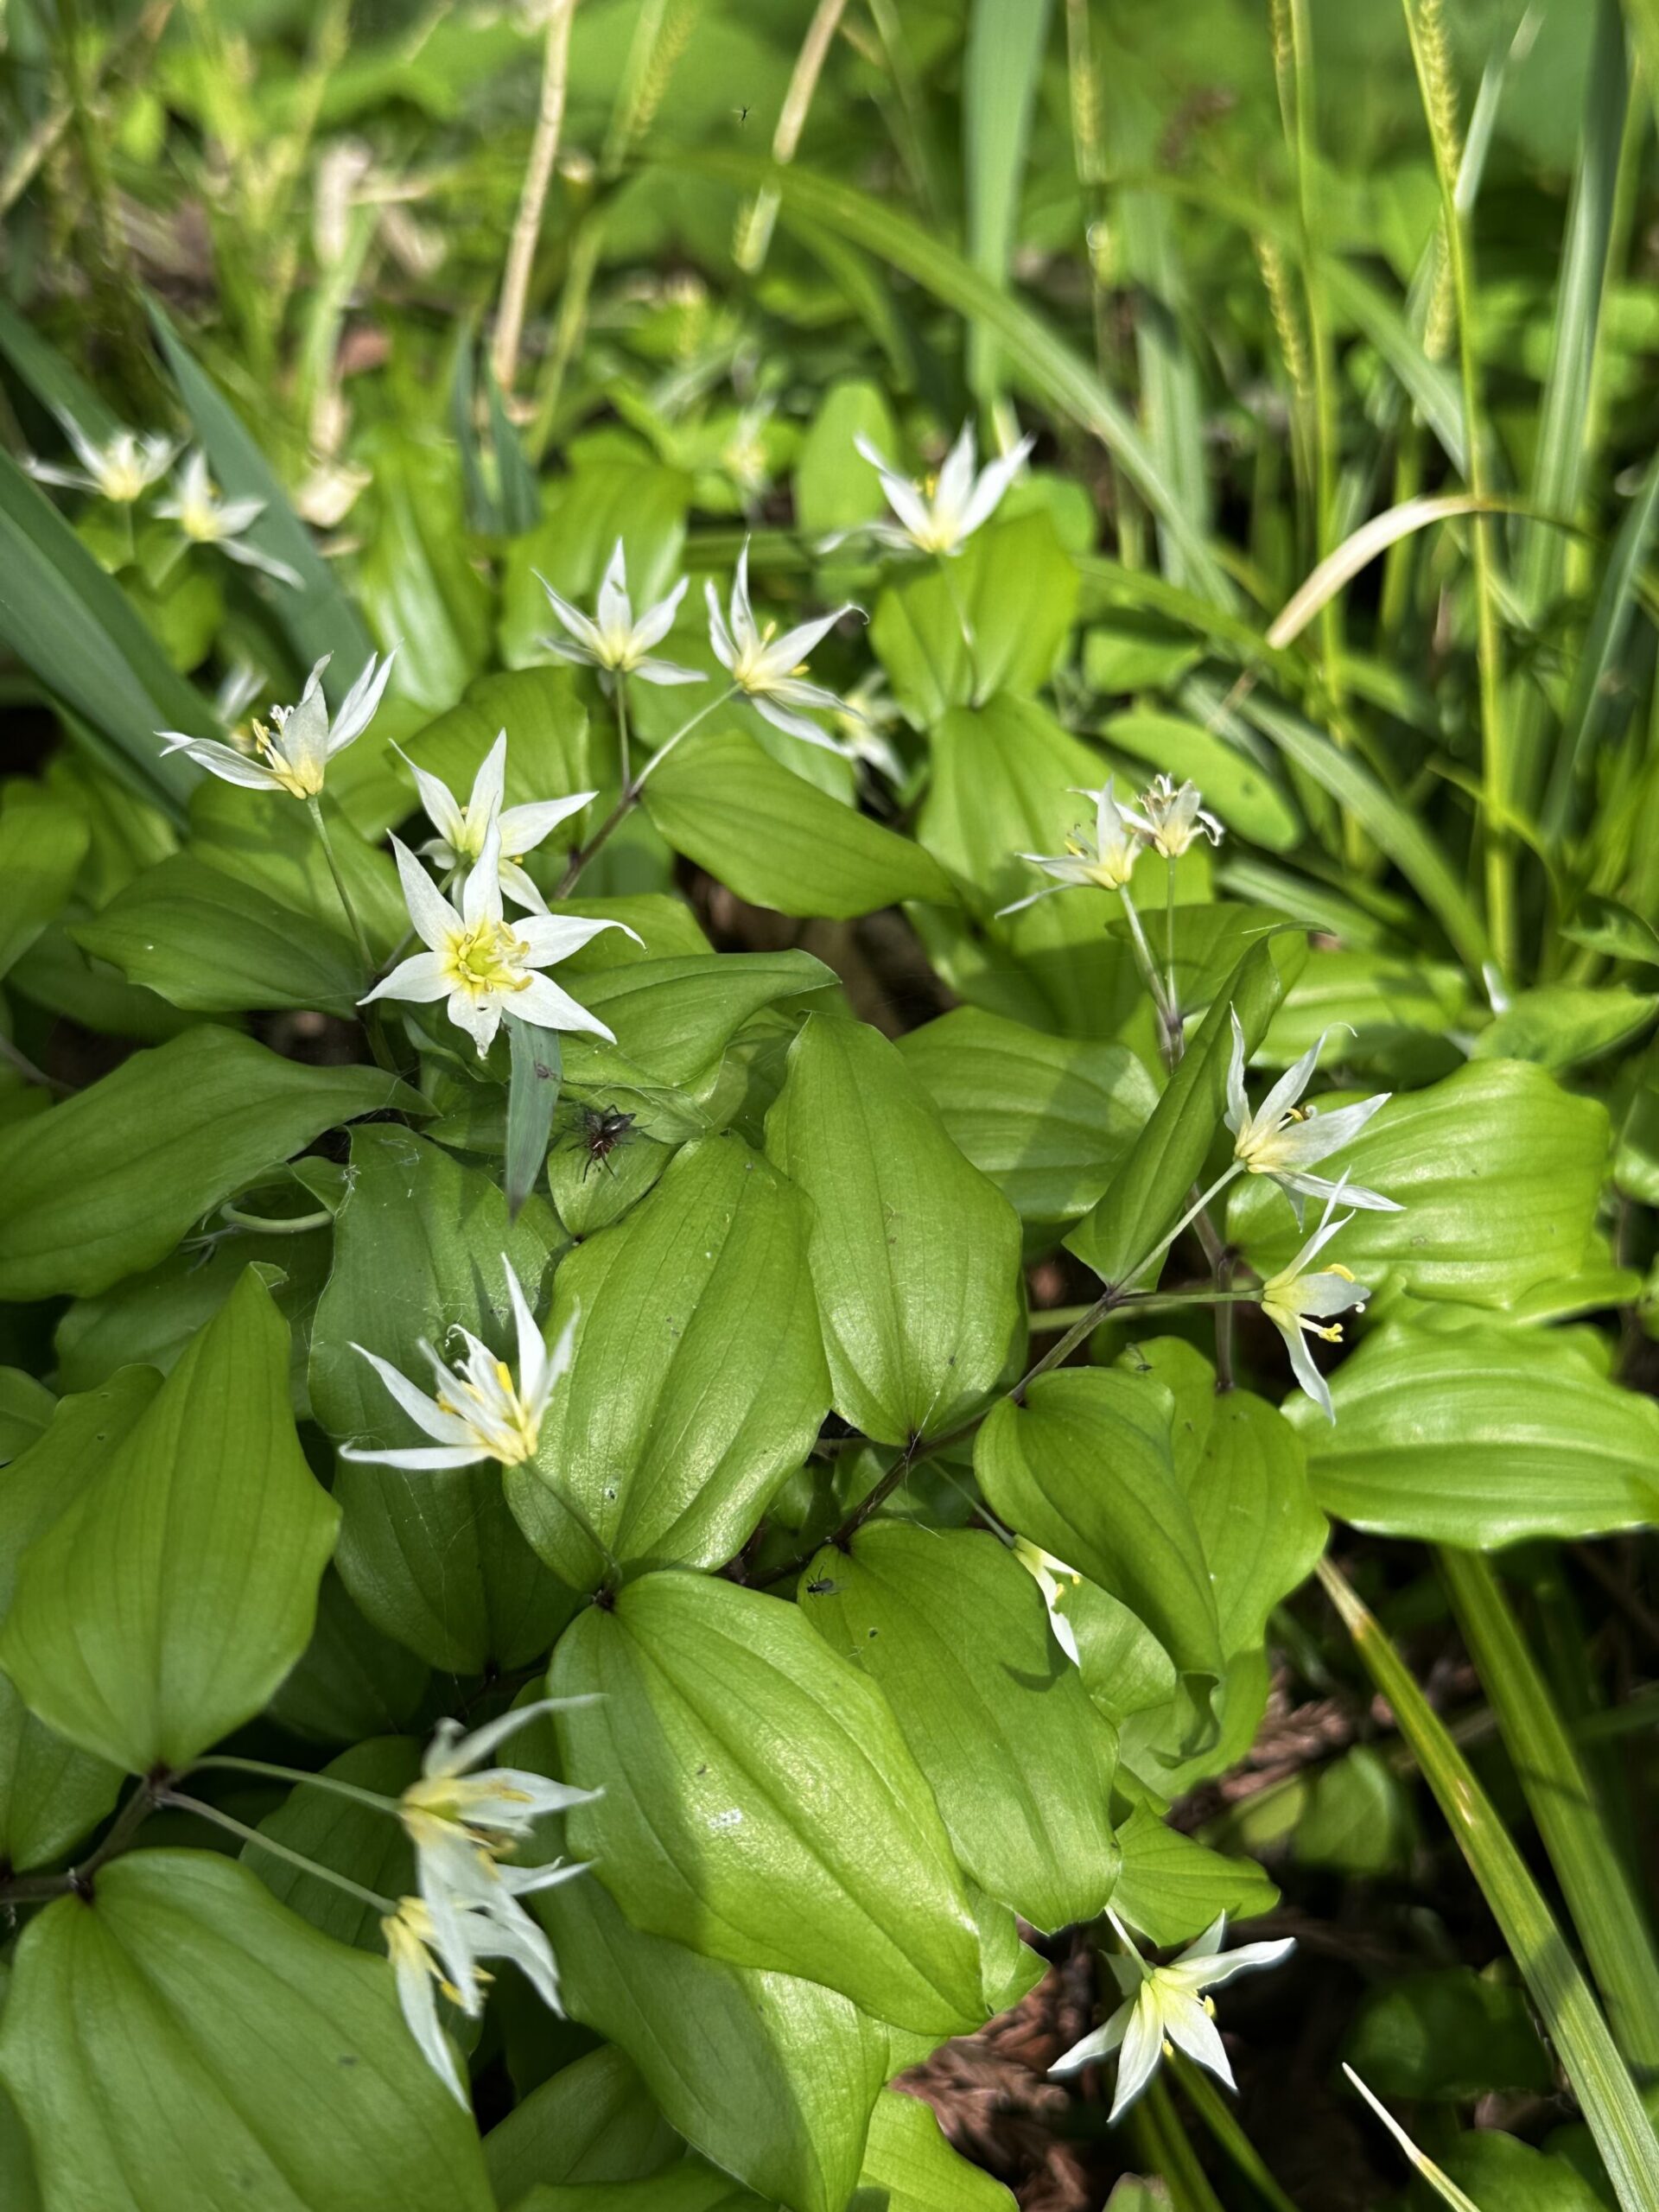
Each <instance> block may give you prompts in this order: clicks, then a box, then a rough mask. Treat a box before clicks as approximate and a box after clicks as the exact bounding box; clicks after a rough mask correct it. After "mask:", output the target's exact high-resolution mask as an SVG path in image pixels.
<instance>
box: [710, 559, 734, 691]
mask: <svg viewBox="0 0 1659 2212" xmlns="http://www.w3.org/2000/svg"><path fill="white" fill-rule="evenodd" d="M702 595H703V598H704V600H705V601H707V603H708V607H709V648H710V650H711V651H712V652H713V653H714V656H715V659H716V660H717V661H718V662H719V663H720V664H721V667H722V668H724V669H728V670H729V669H730V668H731V666H732V665H733V664H734V661H735V660H736V658H737V646H736V644H735V643H734V639H733V637H732V633H731V632H730V631H729V630H728V628H727V627H726V618H725V616H724V615H723V614H722V613H721V611H720V595H719V594H718V593H717V592H716V591H715V587H714V583H713V582H712V580H711V581H710V582H708V583H705V584H704V586H703V588H702Z"/></svg>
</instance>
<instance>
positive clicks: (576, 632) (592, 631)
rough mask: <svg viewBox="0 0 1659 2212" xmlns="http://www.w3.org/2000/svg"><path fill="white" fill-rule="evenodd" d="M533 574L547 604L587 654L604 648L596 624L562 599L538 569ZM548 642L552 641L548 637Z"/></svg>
mask: <svg viewBox="0 0 1659 2212" xmlns="http://www.w3.org/2000/svg"><path fill="white" fill-rule="evenodd" d="M535 575H536V581H537V583H538V584H540V586H541V588H542V589H543V591H544V592H545V593H546V594H547V597H548V603H549V605H550V607H552V609H553V612H554V613H556V615H557V616H558V618H559V620H560V621H561V622H563V625H564V626H565V628H566V629H567V630H568V631H569V632H570V635H571V636H572V637H573V638H575V639H576V640H577V642H578V644H580V645H582V646H583V647H585V649H586V651H587V652H588V653H589V654H595V653H599V652H602V651H603V650H604V643H605V641H604V639H602V638H601V636H600V633H599V629H598V626H597V625H596V624H595V623H594V622H593V621H591V620H589V618H588V616H587V615H585V614H584V613H582V609H581V608H580V607H572V606H571V604H570V602H569V600H568V599H562V598H561V597H560V596H559V594H558V593H557V592H556V591H555V590H554V588H553V587H552V585H551V584H550V583H549V582H548V581H547V578H546V577H545V576H544V575H543V574H542V572H541V570H540V569H537V570H536V571H535ZM549 642H550V643H551V642H552V641H551V640H549ZM554 650H555V651H558V650H559V648H558V647H557V646H555V647H554Z"/></svg>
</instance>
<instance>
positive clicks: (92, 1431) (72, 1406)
mask: <svg viewBox="0 0 1659 2212" xmlns="http://www.w3.org/2000/svg"><path fill="white" fill-rule="evenodd" d="M161 1387H162V1378H161V1376H159V1375H158V1374H157V1373H156V1370H155V1369H154V1368H153V1367H127V1368H123V1369H122V1370H121V1371H120V1373H119V1374H118V1375H114V1376H111V1378H110V1379H109V1381H108V1382H107V1383H104V1384H103V1385H101V1386H100V1387H99V1389H96V1390H88V1391H86V1392H84V1393H76V1394H74V1395H70V1396H68V1397H65V1398H60V1400H59V1401H58V1403H57V1406H56V1408H55V1409H54V1412H53V1414H52V1416H51V1419H50V1420H49V1421H48V1423H47V1425H46V1427H44V1428H43V1429H42V1430H41V1433H40V1434H39V1435H38V1436H37V1438H36V1439H35V1442H34V1443H33V1444H32V1445H31V1446H29V1449H28V1450H27V1451H26V1452H20V1453H19V1454H18V1456H17V1457H16V1459H14V1460H13V1461H12V1463H11V1464H10V1466H8V1467H7V1468H6V1469H5V1471H4V1472H3V1474H0V1614H3V1613H4V1612H5V1611H6V1609H7V1607H8V1606H10V1604H11V1599H12V1592H13V1591H14V1590H15V1589H16V1584H17V1568H18V1564H19V1562H20V1561H21V1560H22V1556H23V1554H24V1552H25V1551H26V1550H27V1549H28V1548H29V1545H30V1544H32V1543H33V1542H34V1541H35V1538H36V1537H37V1536H40V1535H44V1534H45V1532H46V1530H47V1529H49V1528H50V1527H51V1526H52V1523H53V1522H54V1521H56V1520H59V1519H60V1517H61V1516H63V1515H64V1514H65V1513H67V1511H68V1510H69V1508H70V1507H71V1506H72V1505H73V1503H74V1502H75V1500H76V1499H77V1498H78V1497H79V1495H80V1493H81V1492H82V1491H84V1490H85V1489H86V1486H87V1484H89V1483H91V1482H92V1480H93V1478H95V1477H96V1476H99V1475H100V1474H101V1473H102V1472H103V1471H104V1469H105V1466H106V1465H107V1464H108V1463H109V1462H110V1460H111V1459H112V1458H113V1456H114V1454H115V1452H116V1450H117V1448H118V1446H119V1445H120V1444H121V1443H122V1442H123V1440H124V1439H125V1437H126V1436H127V1434H128V1433H129V1432H130V1430H131V1428H132V1427H133V1425H134V1424H135V1422H137V1420H138V1417H139V1415H140V1414H143V1412H144V1411H145V1409H146V1408H148V1406H149V1402H150V1401H151V1400H152V1399H153V1398H154V1397H155V1395H156V1392H157V1391H158V1390H159V1389H161Z"/></svg>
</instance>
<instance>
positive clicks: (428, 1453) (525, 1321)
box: [340, 1253, 575, 1472]
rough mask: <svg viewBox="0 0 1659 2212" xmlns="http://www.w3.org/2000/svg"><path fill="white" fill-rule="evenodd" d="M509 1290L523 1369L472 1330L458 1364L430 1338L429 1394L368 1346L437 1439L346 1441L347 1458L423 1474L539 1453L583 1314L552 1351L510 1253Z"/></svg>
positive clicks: (513, 1463)
mask: <svg viewBox="0 0 1659 2212" xmlns="http://www.w3.org/2000/svg"><path fill="white" fill-rule="evenodd" d="M501 1264H502V1266H503V1268H505V1270H506V1277H507V1294H508V1296H509V1297H510V1298H511V1300H512V1318H513V1326H514V1329H515V1331H516V1332H517V1335H518V1377H517V1379H516V1380H515V1379H514V1376H513V1373H512V1369H511V1368H510V1367H509V1366H508V1365H507V1363H506V1362H505V1360H504V1359H498V1358H497V1357H496V1356H495V1354H494V1353H493V1351H491V1350H490V1348H489V1346H488V1345H487V1344H480V1341H479V1339H478V1338H476V1337H475V1336H474V1335H473V1333H472V1332H471V1331H470V1330H467V1329H462V1328H457V1329H455V1330H454V1331H453V1332H451V1333H452V1334H453V1335H455V1336H458V1337H459V1338H461V1343H462V1344H463V1345H464V1347H465V1352H464V1356H463V1357H461V1359H459V1360H458V1361H456V1362H455V1363H454V1366H453V1367H451V1366H449V1365H448V1364H447V1363H446V1362H445V1361H444V1359H443V1357H442V1354H441V1353H439V1352H438V1351H437V1350H436V1349H435V1346H433V1345H432V1344H426V1343H424V1342H423V1344H422V1345H421V1350H422V1351H423V1353H424V1354H425V1356H426V1358H427V1360H428V1362H429V1364H430V1366H431V1369H432V1372H433V1374H434V1376H435V1377H436V1379H437V1385H438V1388H437V1395H435V1397H429V1396H428V1395H427V1393H426V1392H425V1391H424V1390H423V1389H420V1388H419V1387H418V1386H417V1385H416V1383H411V1382H410V1379H409V1377H408V1376H406V1375H403V1374H400V1373H399V1372H398V1370H397V1368H395V1367H394V1366H393V1365H392V1364H391V1361H390V1360H386V1359H382V1358H381V1357H379V1355H378V1353H377V1352H372V1351H368V1350H366V1349H365V1346H364V1345H362V1344H353V1346H352V1350H353V1351H355V1352H360V1353H361V1354H362V1356H363V1357H364V1358H365V1359H366V1360H367V1361H368V1363H369V1364H370V1366H371V1367H372V1368H373V1370H374V1371H375V1373H376V1374H377V1375H378V1376H379V1377H380V1380H381V1381H382V1382H383V1383H385V1386H386V1388H387V1389H388V1390H389V1391H390V1392H391V1395H392V1396H393V1397H394V1398H395V1399H396V1400H397V1403H398V1404H399V1405H400V1406H401V1407H402V1408H403V1409H404V1412H405V1413H406V1414H408V1415H409V1417H410V1420H411V1421H413V1422H414V1423H415V1425H416V1427H417V1428H420V1429H422V1430H423V1431H424V1433H426V1434H427V1435H428V1436H430V1437H433V1438H435V1442H434V1443H432V1444H429V1445H427V1444H414V1445H409V1446H404V1447H400V1448H398V1449H397V1450H393V1451H385V1452H369V1451H365V1450H363V1449H361V1448H360V1447H359V1446H355V1445H346V1446H344V1447H343V1448H342V1450H341V1452H340V1457H341V1459H363V1460H367V1461H370V1462H372V1463H373V1464H375V1465H379V1466H383V1467H404V1468H408V1469H412V1470H419V1471H423V1472H424V1471H430V1470H432V1469H435V1468H442V1467H473V1466H476V1465H477V1464H478V1462H479V1461H480V1459H494V1460H496V1461H498V1462H499V1465H502V1466H504V1467H517V1466H520V1465H523V1463H524V1461H525V1460H526V1459H532V1458H533V1457H534V1456H535V1452H536V1446H537V1439H538V1438H539V1436H540V1434H541V1427H542V1421H543V1416H544V1415H545V1414H546V1412H547V1408H548V1404H549V1402H550V1400H551V1398H552V1395H553V1393H554V1391H555V1389H556V1388H557V1387H558V1384H559V1383H560V1382H561V1381H562V1380H563V1377H564V1376H565V1375H566V1373H567V1372H568V1371H569V1366H570V1347H571V1343H572V1340H573V1338H574V1335H575V1316H574V1315H572V1317H571V1319H570V1320H569V1323H568V1324H567V1325H566V1326H565V1328H564V1329H563V1331H562V1332H561V1334H560V1337H559V1340H558V1342H557V1344H555V1345H554V1346H553V1348H552V1350H551V1351H549V1349H548V1347H547V1345H546V1344H545V1342H544V1341H543V1337H542V1332H541V1331H540V1330H539V1329H538V1328H537V1325H536V1317H535V1315H534V1313H531V1306H530V1300H528V1299H527V1298H526V1297H525V1296H524V1286H523V1285H522V1284H521V1283H520V1282H519V1281H518V1275H517V1274H515V1273H514V1271H513V1268H512V1262H510V1261H509V1260H508V1259H507V1257H506V1255H505V1253H504V1254H503V1255H502V1258H501Z"/></svg>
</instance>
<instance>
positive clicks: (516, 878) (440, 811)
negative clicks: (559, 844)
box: [394, 730, 594, 914]
mask: <svg viewBox="0 0 1659 2212" xmlns="http://www.w3.org/2000/svg"><path fill="white" fill-rule="evenodd" d="M394 749H395V750H396V751H397V753H398V755H399V757H400V758H401V759H402V760H404V761H405V762H407V764H408V766H409V767H410V771H411V772H412V773H413V775H414V778H415V781H416V785H418V786H419V788H420V794H421V804H422V805H423V807H424V808H425V809H426V811H427V816H428V818H429V820H430V822H431V823H432V826H433V828H434V829H435V830H436V831H437V833H438V834H437V836H435V837H434V838H431V839H430V840H429V842H427V843H426V844H424V845H423V846H422V847H421V852H422V854H423V857H424V858H426V859H427V860H429V861H435V863H436V864H437V867H438V868H439V870H440V871H441V873H442V874H444V875H445V876H447V877H448V878H449V879H450V882H449V888H450V890H451V891H452V892H454V893H459V892H460V891H461V888H462V887H463V886H464V885H465V883H466V880H467V870H468V869H469V868H474V867H476V866H477V864H478V862H479V861H480V859H481V858H482V856H483V852H484V846H485V842H486V839H487V837H488V836H489V832H490V825H491V823H499V826H500V832H501V860H500V862H499V871H498V872H499V875H500V879H501V888H502V890H503V891H504V892H505V894H506V895H507V897H508V898H510V899H517V901H518V904H519V905H520V906H528V907H529V908H530V909H531V912H533V913H537V914H544V913H545V912H547V901H546V899H543V896H542V894H541V893H540V892H539V891H538V890H537V888H536V886H535V885H534V884H533V883H532V882H531V880H530V878H529V876H527V875H526V874H525V873H524V869H523V868H522V867H520V865H519V863H520V861H522V860H523V858H524V855H525V854H526V853H529V852H533V851H534V850H535V849H536V847H537V845H539V844H540V843H541V842H543V839H544V838H547V837H550V836H552V834H553V832H554V830H556V829H557V828H558V826H559V824H560V823H561V822H568V821H569V819H570V817H571V816H572V815H573V814H580V813H581V812H582V808H583V807H584V806H586V805H587V804H588V802H589V801H590V800H591V799H592V798H593V797H594V793H593V792H592V791H576V792H574V793H573V794H572V795H571V797H570V798H546V799H534V800H531V802H530V803H529V804H526V805H524V806H507V807H504V806H503V805H502V804H501V798H502V793H503V791H504V789H505V784H506V775H507V733H506V732H505V730H502V731H501V732H500V733H499V734H498V736H497V738H496V741H495V743H494V744H493V746H492V747H490V749H489V751H488V753H486V755H485V756H484V760H483V761H482V763H481V764H480V767H479V771H478V773H477V775H476V776H474V779H473V788H472V792H471V795H470V797H469V798H467V804H466V805H465V806H462V805H461V804H460V802H459V801H458V800H457V799H456V798H455V795H454V792H453V791H451V790H450V788H449V786H448V784H446V783H445V782H444V781H443V780H442V778H441V777H438V776H435V775H433V774H432V773H431V772H430V771H429V770H428V769H425V768H423V767H421V766H418V764H417V763H416V762H415V761H413V760H410V758H409V755H408V754H407V753H404V750H403V748H402V747H401V746H399V747H396V748H394Z"/></svg>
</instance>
